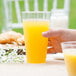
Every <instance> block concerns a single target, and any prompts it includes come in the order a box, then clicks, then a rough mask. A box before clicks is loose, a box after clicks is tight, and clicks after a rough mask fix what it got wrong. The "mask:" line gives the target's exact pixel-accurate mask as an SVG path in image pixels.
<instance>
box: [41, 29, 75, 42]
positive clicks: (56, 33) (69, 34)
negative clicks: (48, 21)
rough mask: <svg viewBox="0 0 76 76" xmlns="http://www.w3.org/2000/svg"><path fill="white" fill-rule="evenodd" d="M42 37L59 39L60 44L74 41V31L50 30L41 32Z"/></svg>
mask: <svg viewBox="0 0 76 76" xmlns="http://www.w3.org/2000/svg"><path fill="white" fill-rule="evenodd" d="M42 35H43V36H44V37H47V38H49V37H60V39H61V40H62V41H61V42H66V41H76V30H74V29H51V30H49V31H46V32H43V33H42Z"/></svg>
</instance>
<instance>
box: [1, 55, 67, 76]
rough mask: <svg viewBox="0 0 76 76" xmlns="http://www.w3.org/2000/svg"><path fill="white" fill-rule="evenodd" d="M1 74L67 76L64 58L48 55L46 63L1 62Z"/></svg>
mask: <svg viewBox="0 0 76 76" xmlns="http://www.w3.org/2000/svg"><path fill="white" fill-rule="evenodd" d="M0 76H67V72H66V68H65V64H64V60H55V59H53V58H52V55H50V56H49V55H48V57H47V62H46V63H45V64H27V63H24V64H0Z"/></svg>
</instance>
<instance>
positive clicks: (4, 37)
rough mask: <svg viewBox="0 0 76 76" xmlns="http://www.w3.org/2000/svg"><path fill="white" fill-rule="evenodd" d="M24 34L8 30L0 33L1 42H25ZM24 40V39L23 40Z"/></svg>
mask: <svg viewBox="0 0 76 76" xmlns="http://www.w3.org/2000/svg"><path fill="white" fill-rule="evenodd" d="M22 38H23V35H22V34H20V33H17V32H14V31H8V32H5V33H2V34H0V44H7V43H8V44H13V43H17V44H21V45H22V44H24V42H23V39H22ZM21 40H22V41H21Z"/></svg>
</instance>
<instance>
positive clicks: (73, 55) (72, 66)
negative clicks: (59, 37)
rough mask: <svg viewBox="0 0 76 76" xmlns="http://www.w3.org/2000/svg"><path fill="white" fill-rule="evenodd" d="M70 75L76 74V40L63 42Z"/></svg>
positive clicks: (74, 75)
mask: <svg viewBox="0 0 76 76" xmlns="http://www.w3.org/2000/svg"><path fill="white" fill-rule="evenodd" d="M62 49H63V53H64V59H65V64H66V67H67V71H68V76H76V41H71V42H64V43H62Z"/></svg>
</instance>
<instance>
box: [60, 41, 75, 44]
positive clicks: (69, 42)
mask: <svg viewBox="0 0 76 76" xmlns="http://www.w3.org/2000/svg"><path fill="white" fill-rule="evenodd" d="M71 43H76V41H66V42H62V43H61V44H71Z"/></svg>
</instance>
